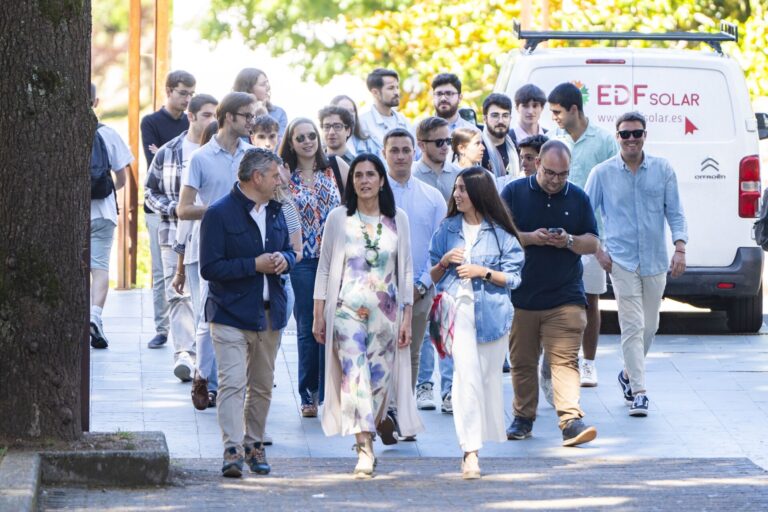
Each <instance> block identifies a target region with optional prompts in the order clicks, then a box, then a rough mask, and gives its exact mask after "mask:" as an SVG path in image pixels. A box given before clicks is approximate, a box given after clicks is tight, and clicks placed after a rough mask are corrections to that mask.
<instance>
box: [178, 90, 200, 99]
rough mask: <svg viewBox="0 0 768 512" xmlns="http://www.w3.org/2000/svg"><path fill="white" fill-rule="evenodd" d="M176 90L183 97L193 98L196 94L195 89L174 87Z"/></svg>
mask: <svg viewBox="0 0 768 512" xmlns="http://www.w3.org/2000/svg"><path fill="white" fill-rule="evenodd" d="M174 91H176V94H178V95H179V96H181V97H182V98H191V97H192V96H194V95H195V91H187V90H186V89H174Z"/></svg>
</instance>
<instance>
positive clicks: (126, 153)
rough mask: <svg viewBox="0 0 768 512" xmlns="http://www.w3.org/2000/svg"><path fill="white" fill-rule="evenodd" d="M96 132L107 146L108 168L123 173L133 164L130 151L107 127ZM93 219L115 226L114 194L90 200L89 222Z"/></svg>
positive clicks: (114, 132)
mask: <svg viewBox="0 0 768 512" xmlns="http://www.w3.org/2000/svg"><path fill="white" fill-rule="evenodd" d="M98 132H99V135H101V138H102V139H104V144H105V145H106V146H107V153H108V154H109V165H110V167H111V168H112V170H113V171H114V172H115V173H119V172H123V169H125V167H126V166H127V165H129V164H130V163H131V162H133V155H132V154H131V150H130V149H129V148H128V146H127V145H126V144H125V142H123V139H121V138H120V135H118V133H117V132H116V131H115V130H113V129H112V128H110V127H109V126H102V127H101V128H99V129H98ZM94 219H107V220H109V221H111V222H112V223H113V224H115V225H117V202H116V201H115V193H114V192H112V193H111V194H109V196H108V197H105V198H104V199H91V220H94Z"/></svg>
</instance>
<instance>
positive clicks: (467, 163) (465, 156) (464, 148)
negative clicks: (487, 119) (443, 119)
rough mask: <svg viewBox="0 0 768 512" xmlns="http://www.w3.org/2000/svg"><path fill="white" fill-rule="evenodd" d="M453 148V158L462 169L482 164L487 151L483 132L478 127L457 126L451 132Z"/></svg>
mask: <svg viewBox="0 0 768 512" xmlns="http://www.w3.org/2000/svg"><path fill="white" fill-rule="evenodd" d="M451 149H453V160H454V162H455V163H456V165H458V166H459V167H460V168H461V169H466V168H467V167H472V166H473V165H480V162H482V161H483V154H484V153H485V146H484V145H483V134H482V133H481V132H480V130H478V129H476V128H471V127H466V128H465V127H461V128H456V129H455V130H453V133H452V134H451Z"/></svg>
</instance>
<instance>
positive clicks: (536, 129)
mask: <svg viewBox="0 0 768 512" xmlns="http://www.w3.org/2000/svg"><path fill="white" fill-rule="evenodd" d="M546 103H547V96H546V94H544V91H542V90H541V88H540V87H539V86H537V85H534V84H525V85H524V86H522V87H520V88H519V89H518V90H517V91H515V110H516V111H517V122H516V123H515V124H514V126H513V127H512V132H513V133H514V134H515V137H514V141H513V142H514V143H515V145H519V143H520V142H521V141H522V140H523V139H526V138H528V137H533V136H535V135H544V134H545V133H547V130H545V129H544V127H543V126H541V124H539V119H541V112H542V111H543V110H544V105H546Z"/></svg>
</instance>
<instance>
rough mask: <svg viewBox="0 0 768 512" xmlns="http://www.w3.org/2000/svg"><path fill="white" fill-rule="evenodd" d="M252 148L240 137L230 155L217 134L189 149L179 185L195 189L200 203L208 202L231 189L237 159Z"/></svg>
mask: <svg viewBox="0 0 768 512" xmlns="http://www.w3.org/2000/svg"><path fill="white" fill-rule="evenodd" d="M251 148H253V146H251V145H250V144H248V143H247V142H243V140H242V139H239V140H238V143H237V149H236V150H235V154H234V155H233V154H231V153H229V152H228V151H227V150H225V149H223V148H222V147H221V146H220V145H219V143H218V142H217V141H216V137H211V140H210V141H208V143H207V144H206V145H204V146H202V147H201V148H200V149H198V150H197V151H195V152H194V153H192V158H191V159H190V161H189V174H186V175H185V176H184V177H185V178H186V181H183V182H182V185H185V186H189V187H192V188H194V189H195V190H197V195H198V196H199V197H200V200H201V201H202V203H203V204H204V205H206V206H210V205H211V203H213V202H214V201H217V200H219V199H221V198H222V197H224V196H225V195H227V194H229V191H230V190H232V187H233V186H234V184H235V182H236V181H237V170H238V168H239V167H240V160H242V159H243V155H244V154H245V152H246V150H248V149H251Z"/></svg>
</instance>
